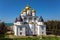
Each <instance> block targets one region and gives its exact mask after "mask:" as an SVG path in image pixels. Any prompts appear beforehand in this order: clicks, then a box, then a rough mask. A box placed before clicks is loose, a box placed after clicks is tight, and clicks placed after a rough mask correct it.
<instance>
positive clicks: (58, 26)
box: [45, 20, 60, 35]
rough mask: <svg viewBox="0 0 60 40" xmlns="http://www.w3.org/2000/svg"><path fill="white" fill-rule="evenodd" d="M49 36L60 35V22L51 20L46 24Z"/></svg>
mask: <svg viewBox="0 0 60 40" xmlns="http://www.w3.org/2000/svg"><path fill="white" fill-rule="evenodd" d="M45 24H46V29H47V30H46V31H47V34H54V35H60V21H57V20H50V21H47V22H45Z"/></svg>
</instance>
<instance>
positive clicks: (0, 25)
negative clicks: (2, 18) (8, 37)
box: [0, 22, 7, 37]
mask: <svg viewBox="0 0 60 40" xmlns="http://www.w3.org/2000/svg"><path fill="white" fill-rule="evenodd" d="M6 32H7V27H6V25H5V23H4V22H1V23H0V37H2V36H4V34H5V33H6Z"/></svg>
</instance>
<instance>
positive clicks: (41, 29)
mask: <svg viewBox="0 0 60 40" xmlns="http://www.w3.org/2000/svg"><path fill="white" fill-rule="evenodd" d="M13 31H14V35H15V36H40V35H46V25H45V24H44V20H43V18H42V16H40V17H38V16H36V10H34V9H32V8H31V7H30V6H26V7H25V8H24V9H23V10H22V11H21V13H20V16H19V17H17V18H16V20H15V22H14V26H13Z"/></svg>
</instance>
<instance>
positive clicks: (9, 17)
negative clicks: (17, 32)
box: [0, 0, 60, 23]
mask: <svg viewBox="0 0 60 40" xmlns="http://www.w3.org/2000/svg"><path fill="white" fill-rule="evenodd" d="M27 4H29V5H30V6H31V8H32V9H35V10H36V15H37V16H41V15H42V16H43V18H44V20H60V0H0V20H3V21H5V22H7V23H8V22H14V21H15V18H16V17H18V16H19V15H20V12H21V11H22V10H23V9H24V8H25V6H26V5H27Z"/></svg>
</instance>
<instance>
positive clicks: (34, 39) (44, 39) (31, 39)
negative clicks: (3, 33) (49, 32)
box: [0, 36, 60, 40]
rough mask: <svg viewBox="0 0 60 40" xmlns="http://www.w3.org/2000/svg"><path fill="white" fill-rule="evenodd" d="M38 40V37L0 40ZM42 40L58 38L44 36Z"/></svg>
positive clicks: (4, 39) (59, 38) (57, 39)
mask: <svg viewBox="0 0 60 40" xmlns="http://www.w3.org/2000/svg"><path fill="white" fill-rule="evenodd" d="M39 39H40V37H34V36H32V37H29V36H28V37H25V38H23V37H19V38H0V40H39ZM42 40H60V37H56V36H54V37H52V36H48V37H47V36H45V37H42Z"/></svg>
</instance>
